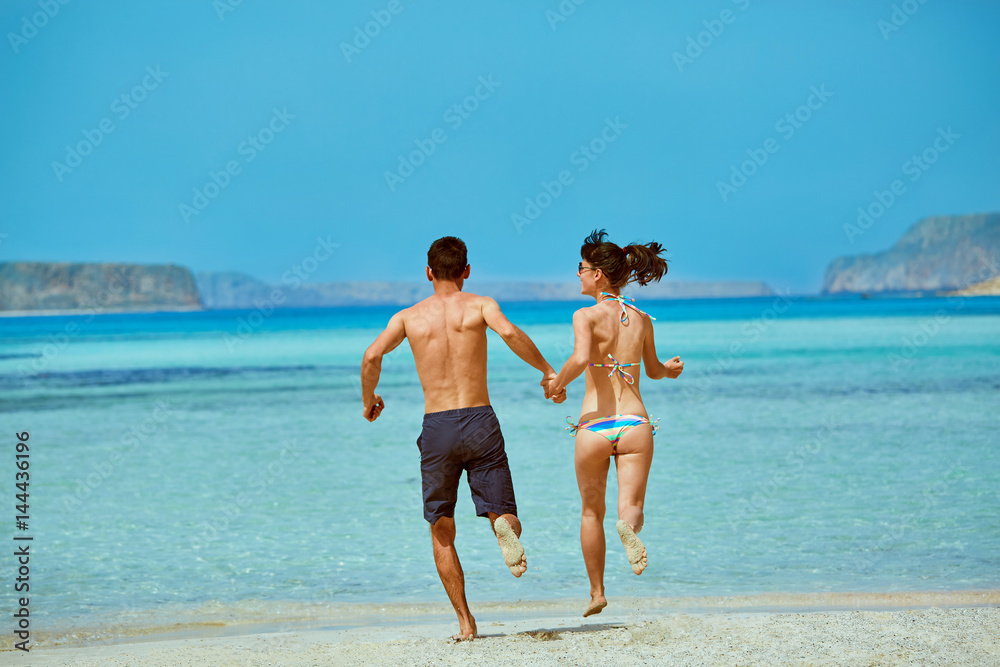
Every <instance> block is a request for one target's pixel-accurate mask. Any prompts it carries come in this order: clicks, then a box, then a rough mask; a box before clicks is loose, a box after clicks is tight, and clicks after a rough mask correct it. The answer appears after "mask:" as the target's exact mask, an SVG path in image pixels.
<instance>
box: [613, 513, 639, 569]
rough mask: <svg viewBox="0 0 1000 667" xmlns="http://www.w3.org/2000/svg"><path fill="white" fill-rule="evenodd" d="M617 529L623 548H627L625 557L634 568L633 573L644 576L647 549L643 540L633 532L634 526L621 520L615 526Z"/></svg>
mask: <svg viewBox="0 0 1000 667" xmlns="http://www.w3.org/2000/svg"><path fill="white" fill-rule="evenodd" d="M615 528H616V529H617V530H618V537H620V538H621V540H622V546H624V547H625V556H626V557H627V558H628V562H629V564H630V565H631V566H632V571H633V572H635V573H636V574H642V571H643V570H645V569H646V547H644V546H643V544H642V540H640V539H639V536H638V535H636V534H635V533H634V532H633V531H632V526H630V525H628V524H627V523H625V522H624V521H622V520H621V519H619V520H618V523H616V524H615Z"/></svg>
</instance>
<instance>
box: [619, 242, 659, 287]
mask: <svg viewBox="0 0 1000 667" xmlns="http://www.w3.org/2000/svg"><path fill="white" fill-rule="evenodd" d="M622 250H624V251H625V261H626V262H627V263H628V271H629V274H631V280H630V281H629V282H632V281H635V282H637V283H639V284H640V285H648V284H649V283H652V282H658V281H659V280H660V278H662V277H663V276H664V275H666V273H667V260H665V259H663V258H662V257H660V254H661V253H662V252H663V251H664V250H663V246H662V245H660V244H659V243H657V242H656V241H652V242H650V243H647V244H645V245H640V244H632V245H627V246H625V247H624V248H622Z"/></svg>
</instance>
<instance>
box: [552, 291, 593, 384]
mask: <svg viewBox="0 0 1000 667" xmlns="http://www.w3.org/2000/svg"><path fill="white" fill-rule="evenodd" d="M591 326H592V324H591V322H590V318H588V317H587V313H586V309H584V308H581V309H580V310H578V311H576V312H575V313H573V354H571V355H570V357H569V359H567V360H566V363H565V364H563V367H562V370H560V371H559V375H557V376H556V377H555V379H554V380H552V381H551V382H550V383H549V387H548V393H549V394H550V395H554V394H558V393H560V392H561V391H563V390H564V389H565V388H566V385H568V384H569V383H570V382H572V381H573V380H575V379H577V378H578V377H580V374H581V373H583V372H584V371H585V370H587V364H589V363H590V339H591Z"/></svg>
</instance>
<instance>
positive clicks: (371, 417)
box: [364, 394, 385, 422]
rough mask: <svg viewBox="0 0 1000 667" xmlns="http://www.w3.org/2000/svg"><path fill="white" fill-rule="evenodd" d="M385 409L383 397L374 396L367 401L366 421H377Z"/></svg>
mask: <svg viewBox="0 0 1000 667" xmlns="http://www.w3.org/2000/svg"><path fill="white" fill-rule="evenodd" d="M384 407H385V403H384V402H383V401H382V397H381V396H379V395H378V394H372V398H370V399H368V400H366V401H365V413H364V414H365V419H367V420H368V421H370V422H373V421H375V420H376V419H378V416H379V415H380V414H382V409H383V408H384Z"/></svg>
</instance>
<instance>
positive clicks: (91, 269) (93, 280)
mask: <svg viewBox="0 0 1000 667" xmlns="http://www.w3.org/2000/svg"><path fill="white" fill-rule="evenodd" d="M90 309H93V310H98V311H101V310H108V311H120V310H142V311H149V310H200V309H201V299H200V298H199V296H198V289H197V286H196V285H195V282H194V277H193V276H192V275H191V272H190V271H189V270H188V269H185V268H183V267H180V266H174V265H172V264H169V265H166V266H162V265H160V266H144V265H139V264H70V263H54V262H5V263H0V311H3V310H18V311H20V310H90Z"/></svg>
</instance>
